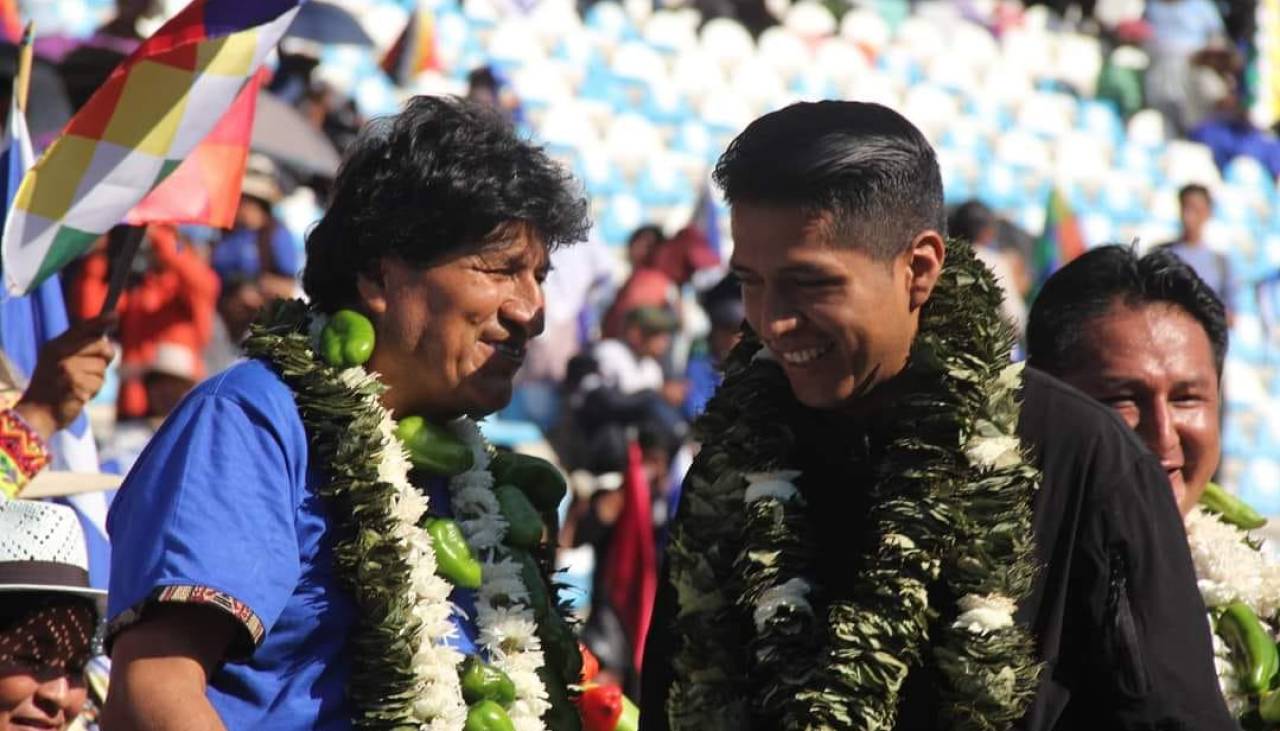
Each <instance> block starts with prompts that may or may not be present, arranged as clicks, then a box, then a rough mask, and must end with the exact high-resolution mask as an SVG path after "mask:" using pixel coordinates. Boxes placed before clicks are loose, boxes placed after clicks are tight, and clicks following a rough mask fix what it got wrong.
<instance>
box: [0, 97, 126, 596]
mask: <svg viewBox="0 0 1280 731" xmlns="http://www.w3.org/2000/svg"><path fill="white" fill-rule="evenodd" d="M13 96H14V98H15V99H14V101H13V103H12V104H11V105H10V108H9V126H8V129H7V130H5V140H4V153H3V155H0V171H2V172H3V175H0V186H3V195H4V198H3V200H4V203H5V211H6V215H7V212H8V210H9V209H10V208H11V207H12V205H13V197H14V195H16V194H17V192H18V185H19V184H20V183H21V182H22V178H23V176H24V175H26V173H27V169H28V168H30V167H31V165H32V164H33V163H34V162H35V155H34V153H33V150H32V147H31V137H30V134H29V133H28V131H27V123H26V118H25V116H24V115H23V113H22V111H21V110H20V109H18V106H17V101H16V97H17V95H16V94H15V95H13ZM67 324H68V322H67V307H66V304H65V303H64V301H63V299H62V284H61V281H60V280H59V279H58V278H57V277H50V278H49V279H48V280H47V281H45V282H44V283H42V284H41V285H40V286H39V287H37V288H36V290H35V291H34V292H32V293H31V294H29V295H25V296H21V297H15V296H12V295H10V294H9V293H8V291H6V290H5V288H4V287H0V352H3V356H2V357H4V358H5V360H6V363H5V365H6V367H7V369H8V370H9V372H10V374H11V375H12V376H13V377H14V378H15V379H16V380H17V381H18V382H19V384H18V385H19V386H22V385H25V384H26V382H27V380H28V379H29V378H30V377H31V373H32V371H34V370H35V367H36V358H37V357H38V356H39V354H40V348H41V346H43V345H44V344H45V343H46V342H47V341H49V340H50V339H52V338H55V337H57V336H58V335H60V334H62V333H63V332H64V331H65V330H66V329H67ZM49 451H50V452H51V455H52V457H53V461H52V465H51V467H52V468H53V469H56V470H65V471H69V472H97V471H98V450H97V447H96V445H95V444H94V441H93V434H92V433H91V432H90V430H89V419H88V418H87V417H86V416H85V415H84V414H83V413H82V414H80V417H79V418H77V419H76V420H75V422H74V423H72V424H71V426H70V427H68V428H67V429H64V430H63V431H60V432H58V433H56V434H54V435H53V438H52V439H50V440H49ZM110 498H111V495H108V494H105V493H100V492H99V493H88V494H83V495H76V496H73V497H70V498H67V499H66V500H65V501H63V502H66V503H67V504H68V505H70V506H71V507H72V508H74V509H75V511H76V514H77V515H79V517H80V523H81V524H82V525H83V526H84V532H85V541H86V543H87V544H88V548H89V580H90V583H92V584H93V585H94V586H95V587H97V588H101V589H105V588H107V576H108V572H109V571H110V568H111V549H110V544H109V543H108V542H107V507H108V505H109V502H110Z"/></svg>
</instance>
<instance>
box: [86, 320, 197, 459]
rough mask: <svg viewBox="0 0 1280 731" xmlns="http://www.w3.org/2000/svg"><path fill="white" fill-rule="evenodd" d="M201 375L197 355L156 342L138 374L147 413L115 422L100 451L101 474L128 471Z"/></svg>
mask: <svg viewBox="0 0 1280 731" xmlns="http://www.w3.org/2000/svg"><path fill="white" fill-rule="evenodd" d="M201 372H203V366H202V364H201V362H200V357H199V355H198V353H197V352H196V351H194V350H192V349H191V348H190V347H189V346H187V345H184V344H181V343H165V342H162V343H158V344H157V345H156V348H155V354H154V355H153V356H152V358H151V362H150V363H149V364H148V365H147V367H146V369H145V370H144V371H143V374H142V383H143V387H144V388H145V389H146V392H147V413H146V415H145V416H143V417H142V418H138V419H126V420H123V421H119V422H117V423H116V425H115V428H114V429H112V431H111V436H110V438H109V439H108V440H107V441H106V444H105V445H104V446H103V448H102V454H101V461H102V471H103V472H109V473H113V474H117V475H123V474H126V473H128V472H129V470H130V469H132V467H133V463H134V462H136V461H137V460H138V456H139V455H140V454H142V450H143V449H144V448H145V447H146V446H147V443H148V442H150V441H151V437H153V436H155V433H156V430H157V429H159V428H160V425H161V424H162V423H163V422H164V420H165V417H167V416H168V415H169V414H170V413H171V412H172V411H173V410H174V409H175V408H177V406H178V403H179V402H181V401H182V399H183V397H184V396H186V395H187V392H188V391H190V390H191V389H192V388H195V385H196V383H197V382H198V381H199V376H198V375H197V374H199V373H201Z"/></svg>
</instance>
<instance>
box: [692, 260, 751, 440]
mask: <svg viewBox="0 0 1280 731" xmlns="http://www.w3.org/2000/svg"><path fill="white" fill-rule="evenodd" d="M700 299H701V302H702V308H703V309H704V310H705V311H706V313H707V319H708V320H709V321H710V322H711V331H710V333H708V334H707V340H706V343H705V344H703V346H702V347H701V348H700V349H698V350H696V351H695V352H694V353H693V355H692V356H690V358H689V364H688V366H686V368H685V380H686V381H688V384H689V388H688V393H686V394H685V399H684V415H685V418H686V419H689V420H691V421H692V420H693V419H694V418H695V417H697V416H698V414H700V413H702V410H703V408H705V407H706V405H707V401H709V400H710V399H711V396H712V395H714V394H715V391H716V388H717V387H718V386H719V385H720V381H721V379H722V378H723V375H724V374H723V368H724V361H725V358H727V357H728V355H729V351H731V350H733V346H735V345H737V344H738V341H739V340H740V339H741V338H742V322H743V320H744V319H746V313H745V311H744V310H743V305H742V292H741V290H740V288H739V284H738V278H737V277H736V276H734V275H733V274H729V275H728V276H726V277H725V278H724V279H722V280H720V282H719V283H718V284H716V285H715V286H714V287H712V288H711V289H710V290H708V291H707V292H706V293H705V294H703V295H702V297H701V298H700Z"/></svg>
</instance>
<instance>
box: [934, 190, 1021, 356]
mask: <svg viewBox="0 0 1280 731" xmlns="http://www.w3.org/2000/svg"><path fill="white" fill-rule="evenodd" d="M998 230H999V227H998V225H997V220H996V215H995V213H993V212H992V211H991V209H990V208H988V207H987V206H986V205H985V204H983V203H982V202H981V201H977V200H971V201H967V202H965V203H963V204H961V205H960V206H959V207H957V208H956V210H955V211H953V212H952V213H951V217H950V219H949V220H948V221H947V231H948V233H950V234H951V235H952V236H955V237H957V238H961V239H964V240H965V241H968V242H970V243H972V244H973V250H974V253H975V254H977V256H978V258H979V259H981V260H982V263H983V264H986V265H987V268H988V269H990V270H991V273H992V274H994V275H995V278H996V282H997V283H998V284H999V285H1000V288H1001V289H1002V290H1004V301H1003V302H1002V303H1001V305H1000V308H1001V311H1002V312H1003V313H1004V316H1005V319H1006V320H1008V321H1009V322H1010V323H1012V324H1013V326H1014V328H1015V329H1016V330H1017V332H1018V334H1019V335H1021V334H1022V332H1023V330H1024V329H1025V328H1026V326H1027V303H1026V301H1025V300H1024V299H1023V297H1022V292H1021V288H1020V287H1019V277H1018V274H1017V268H1016V265H1015V264H1013V263H1012V262H1011V261H1010V259H1011V255H1012V252H1007V251H1004V250H1002V249H1000V248H999V247H997V245H996V235H997V232H998Z"/></svg>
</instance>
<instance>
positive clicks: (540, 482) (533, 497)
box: [489, 452, 568, 512]
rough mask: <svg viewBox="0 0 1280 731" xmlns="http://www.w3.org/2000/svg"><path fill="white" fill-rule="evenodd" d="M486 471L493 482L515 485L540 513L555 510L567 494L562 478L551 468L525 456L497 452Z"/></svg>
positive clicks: (558, 471)
mask: <svg viewBox="0 0 1280 731" xmlns="http://www.w3.org/2000/svg"><path fill="white" fill-rule="evenodd" d="M489 470H490V472H492V473H493V479H494V481H495V482H497V483H499V484H503V485H515V486H516V487H518V488H520V489H521V490H522V491H524V494H525V496H526V497H528V498H529V502H531V503H533V506H534V507H535V508H537V509H538V510H539V511H541V512H547V511H551V510H555V509H556V508H558V507H559V506H560V501H562V500H564V496H565V493H566V492H568V487H567V486H566V485H565V482H564V475H562V474H561V473H560V470H559V469H557V468H556V466H555V465H553V464H551V463H550V462H548V461H546V460H545V459H540V458H538V457H534V456H531V455H528V454H518V453H516V452H498V453H497V454H495V455H494V457H493V460H492V461H491V462H490V464H489Z"/></svg>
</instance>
